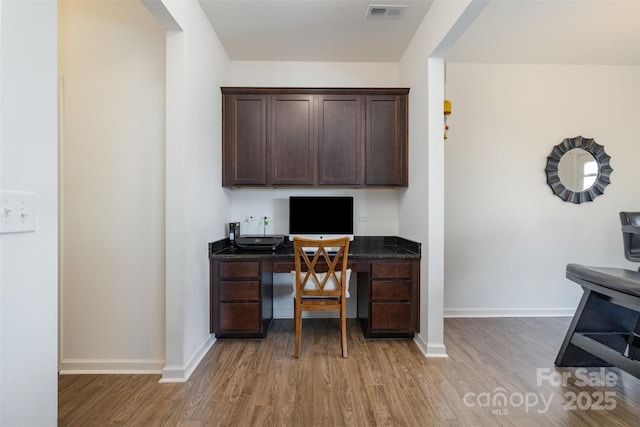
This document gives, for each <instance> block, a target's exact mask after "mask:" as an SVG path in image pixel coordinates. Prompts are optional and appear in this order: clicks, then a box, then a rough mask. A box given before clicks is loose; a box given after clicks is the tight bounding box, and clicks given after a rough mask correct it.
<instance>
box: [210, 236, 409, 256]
mask: <svg viewBox="0 0 640 427" xmlns="http://www.w3.org/2000/svg"><path fill="white" fill-rule="evenodd" d="M263 257H264V258H267V257H268V258H272V259H273V258H280V257H282V258H291V257H293V243H292V242H290V241H289V240H288V239H287V238H285V243H284V244H283V245H282V247H280V248H278V249H277V250H275V251H271V250H266V251H257V250H242V249H238V248H235V247H233V245H231V242H230V241H229V239H222V240H218V241H216V242H211V243H209V258H213V259H224V258H234V259H239V258H252V259H255V258H263ZM349 257H350V258H354V259H358V258H418V259H419V258H421V244H420V243H417V242H414V241H411V240H407V239H404V238H402V237H396V236H355V237H354V239H353V241H352V242H351V244H350V245H349Z"/></svg>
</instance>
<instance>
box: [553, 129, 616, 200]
mask: <svg viewBox="0 0 640 427" xmlns="http://www.w3.org/2000/svg"><path fill="white" fill-rule="evenodd" d="M574 148H581V149H583V150H585V151H587V152H589V153H590V154H591V155H592V156H593V157H594V158H595V159H596V162H597V163H598V176H597V178H596V180H595V182H594V183H593V185H592V186H591V187H589V188H587V189H586V190H584V191H580V192H577V191H572V190H569V189H568V188H567V187H565V186H564V185H563V184H562V182H560V176H559V175H558V165H559V164H560V159H561V158H562V156H564V155H565V154H566V153H567V152H568V151H569V150H573V149H574ZM610 160H611V157H610V156H609V155H608V154H607V153H606V152H605V151H604V147H603V146H602V145H600V144H598V143H597V142H595V141H594V139H593V138H583V137H582V136H576V137H574V138H565V139H564V140H563V141H562V142H561V143H560V144H558V145H556V146H555V147H553V150H551V154H550V155H549V157H547V167H546V168H545V172H546V173H547V184H549V187H551V191H553V194H555V195H556V196H558V197H560V198H561V199H562V200H564V201H565V202H571V203H576V204H580V203H584V202H591V201H593V199H595V198H596V197H598V196H600V195H602V194H604V189H605V187H606V186H607V185H609V184H610V183H611V180H610V176H611V172H613V168H612V167H611V165H610V164H609V161H610Z"/></svg>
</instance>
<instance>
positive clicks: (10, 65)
mask: <svg viewBox="0 0 640 427" xmlns="http://www.w3.org/2000/svg"><path fill="white" fill-rule="evenodd" d="M56 32H57V4H56V2H53V1H29V2H20V1H3V2H1V3H0V42H1V45H0V64H1V65H0V188H2V189H3V190H23V191H33V192H35V195H36V205H35V206H36V230H35V232H30V233H19V234H3V235H0V425H2V426H54V425H56V423H57V413H58V393H57V391H58V376H57V356H58V355H57V348H58V346H57V340H58V327H57V322H58V249H57V244H58V234H57V226H58V223H57V221H58V202H57V197H58V196H57V188H58V184H57V158H58V154H57V106H56V103H57V101H56V99H57V91H56V67H57V65H56V63H57V48H56V39H57V38H56Z"/></svg>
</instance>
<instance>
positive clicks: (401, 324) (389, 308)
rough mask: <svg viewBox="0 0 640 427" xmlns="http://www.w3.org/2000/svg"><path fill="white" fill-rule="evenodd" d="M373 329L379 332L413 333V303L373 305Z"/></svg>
mask: <svg viewBox="0 0 640 427" xmlns="http://www.w3.org/2000/svg"><path fill="white" fill-rule="evenodd" d="M371 329H372V330H375V331H379V332H382V331H393V332H413V328H412V325H411V303H410V302H381V303H372V304H371Z"/></svg>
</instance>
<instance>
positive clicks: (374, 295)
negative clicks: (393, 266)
mask: <svg viewBox="0 0 640 427" xmlns="http://www.w3.org/2000/svg"><path fill="white" fill-rule="evenodd" d="M371 300H372V301H379V300H394V301H411V282H410V281H409V280H373V281H372V282H371Z"/></svg>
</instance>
